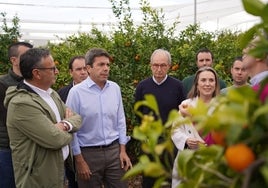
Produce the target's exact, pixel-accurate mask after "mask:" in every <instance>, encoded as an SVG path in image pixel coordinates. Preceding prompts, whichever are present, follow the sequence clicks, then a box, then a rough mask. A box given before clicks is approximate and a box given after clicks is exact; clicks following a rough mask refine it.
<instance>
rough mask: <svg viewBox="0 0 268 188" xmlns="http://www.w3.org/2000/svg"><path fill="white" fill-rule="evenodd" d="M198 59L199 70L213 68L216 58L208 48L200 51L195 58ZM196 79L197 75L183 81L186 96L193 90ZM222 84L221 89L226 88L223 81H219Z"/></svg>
mask: <svg viewBox="0 0 268 188" xmlns="http://www.w3.org/2000/svg"><path fill="white" fill-rule="evenodd" d="M195 59H196V65H197V67H198V69H199V68H201V67H206V66H208V67H212V64H213V60H214V56H213V53H212V52H211V51H210V50H209V49H207V48H202V49H200V50H199V51H198V52H197V53H196V56H195ZM194 77H195V75H191V76H187V77H186V78H184V79H183V80H182V84H183V91H184V93H185V94H186V95H188V93H189V91H190V90H191V88H192V86H193V83H194ZM219 82H220V89H222V88H225V87H226V84H225V82H224V81H223V80H221V79H220V80H219Z"/></svg>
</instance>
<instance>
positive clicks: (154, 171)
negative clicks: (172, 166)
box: [143, 162, 165, 178]
mask: <svg viewBox="0 0 268 188" xmlns="http://www.w3.org/2000/svg"><path fill="white" fill-rule="evenodd" d="M143 172H144V175H145V176H150V177H155V178H156V177H161V176H163V175H164V174H165V170H164V167H163V166H162V165H161V164H160V163H156V162H150V163H148V164H146V165H145V168H144V170H143Z"/></svg>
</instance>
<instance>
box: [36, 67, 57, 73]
mask: <svg viewBox="0 0 268 188" xmlns="http://www.w3.org/2000/svg"><path fill="white" fill-rule="evenodd" d="M35 69H39V70H52V71H53V72H55V71H56V70H57V67H56V66H54V67H37V68H35Z"/></svg>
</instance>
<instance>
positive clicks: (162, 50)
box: [150, 49, 171, 65]
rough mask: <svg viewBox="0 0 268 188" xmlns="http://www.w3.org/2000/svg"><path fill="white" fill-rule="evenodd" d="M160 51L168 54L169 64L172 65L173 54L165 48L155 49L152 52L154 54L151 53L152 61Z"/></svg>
mask: <svg viewBox="0 0 268 188" xmlns="http://www.w3.org/2000/svg"><path fill="white" fill-rule="evenodd" d="M158 53H162V54H165V55H166V56H167V58H168V64H170V65H171V55H170V53H169V51H167V50H164V49H157V50H155V51H154V52H153V53H152V55H151V59H150V63H152V61H153V58H154V56H155V55H156V54H158Z"/></svg>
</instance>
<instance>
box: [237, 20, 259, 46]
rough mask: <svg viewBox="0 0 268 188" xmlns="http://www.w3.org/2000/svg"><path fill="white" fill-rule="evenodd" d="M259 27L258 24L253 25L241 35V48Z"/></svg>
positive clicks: (248, 41)
mask: <svg viewBox="0 0 268 188" xmlns="http://www.w3.org/2000/svg"><path fill="white" fill-rule="evenodd" d="M259 27H260V25H254V26H253V27H251V28H250V29H249V30H247V31H246V32H245V33H244V34H243V35H242V37H241V39H240V40H239V44H240V47H241V48H242V49H243V48H245V47H246V46H247V45H248V44H249V43H250V41H251V40H252V39H253V37H254V36H255V34H256V32H257V30H258V29H259Z"/></svg>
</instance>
